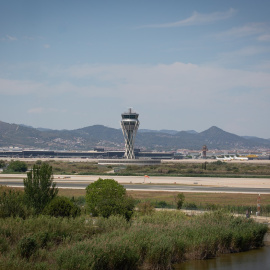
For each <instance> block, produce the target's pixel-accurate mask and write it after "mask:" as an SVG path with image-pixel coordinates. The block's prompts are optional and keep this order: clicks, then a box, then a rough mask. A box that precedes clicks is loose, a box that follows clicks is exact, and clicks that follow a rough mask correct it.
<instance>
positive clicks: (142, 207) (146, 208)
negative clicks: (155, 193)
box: [137, 202, 155, 215]
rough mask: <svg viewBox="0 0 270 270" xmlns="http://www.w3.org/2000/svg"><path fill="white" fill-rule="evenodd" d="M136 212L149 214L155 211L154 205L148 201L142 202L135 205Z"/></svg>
mask: <svg viewBox="0 0 270 270" xmlns="http://www.w3.org/2000/svg"><path fill="white" fill-rule="evenodd" d="M137 207H138V212H139V213H140V214H142V215H151V214H152V213H153V212H155V208H154V206H153V205H152V204H151V203H150V202H142V203H139V204H138V205H137Z"/></svg>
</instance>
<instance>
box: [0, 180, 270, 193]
mask: <svg viewBox="0 0 270 270" xmlns="http://www.w3.org/2000/svg"><path fill="white" fill-rule="evenodd" d="M54 182H56V184H57V187H58V188H66V189H67V188H70V189H85V188H86V187H87V186H88V185H89V184H90V183H93V182H94V181H91V180H85V181H80V180H75V181H74V180H57V179H56V180H55V181H54ZM121 184H122V185H123V186H124V187H125V188H126V189H127V190H141V191H171V192H206V193H250V194H270V188H262V187H260V188H258V187H248V186H246V187H229V186H203V185H195V184H194V185H183V184H156V183H151V184H150V183H138V184H133V183H129V184H127V183H121ZM0 185H6V186H10V187H23V179H0Z"/></svg>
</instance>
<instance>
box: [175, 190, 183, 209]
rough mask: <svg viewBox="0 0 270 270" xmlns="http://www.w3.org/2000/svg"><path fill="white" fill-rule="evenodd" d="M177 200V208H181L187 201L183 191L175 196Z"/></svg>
mask: <svg viewBox="0 0 270 270" xmlns="http://www.w3.org/2000/svg"><path fill="white" fill-rule="evenodd" d="M175 201H176V208H177V209H181V208H182V205H183V203H184V201H185V195H184V194H183V193H178V194H177V196H176V197H175Z"/></svg>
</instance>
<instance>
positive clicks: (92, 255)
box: [0, 211, 267, 270]
mask: <svg viewBox="0 0 270 270" xmlns="http://www.w3.org/2000/svg"><path fill="white" fill-rule="evenodd" d="M266 231H267V226H266V225H263V224H258V223H255V222H254V221H253V220H250V219H245V218H241V217H233V216H232V215H229V214H225V213H223V212H210V213H206V214H204V215H202V216H193V217H187V216H185V215H184V214H183V213H181V212H180V211H156V212H153V213H152V214H150V215H141V214H138V215H135V216H134V217H133V218H132V220H131V221H130V222H127V221H126V220H125V219H124V218H123V217H118V216H112V217H110V218H108V219H105V218H92V217H89V216H83V217H79V218H75V219H73V218H69V219H68V218H53V217H47V216H39V217H33V218H28V219H25V220H23V219H21V218H6V219H0V239H1V241H0V252H1V253H0V268H1V269H9V270H10V269H171V268H172V266H173V264H174V263H180V262H183V261H185V260H189V259H206V258H212V257H216V256H218V255H219V254H221V253H229V252H240V251H245V250H248V249H253V248H258V247H261V246H262V240H263V236H264V234H265V233H266ZM23 239H32V240H31V241H32V242H31V241H30V243H33V242H34V244H31V245H30V247H31V253H26V254H27V256H26V257H23V256H24V255H22V254H24V253H20V252H19V251H21V250H20V249H19V248H21V247H22V243H24V241H25V240H23ZM23 248H27V245H26V246H25V245H24V246H23ZM28 255H29V256H28Z"/></svg>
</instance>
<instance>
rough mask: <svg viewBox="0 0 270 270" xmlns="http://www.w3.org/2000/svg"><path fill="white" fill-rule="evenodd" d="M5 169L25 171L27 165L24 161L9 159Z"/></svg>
mask: <svg viewBox="0 0 270 270" xmlns="http://www.w3.org/2000/svg"><path fill="white" fill-rule="evenodd" d="M6 171H8V172H26V171H27V165H26V163H25V162H23V161H20V160H16V161H13V160H12V161H11V162H10V163H9V165H8V166H7V169H6Z"/></svg>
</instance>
